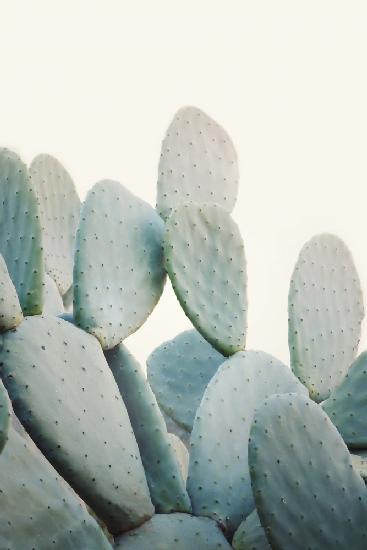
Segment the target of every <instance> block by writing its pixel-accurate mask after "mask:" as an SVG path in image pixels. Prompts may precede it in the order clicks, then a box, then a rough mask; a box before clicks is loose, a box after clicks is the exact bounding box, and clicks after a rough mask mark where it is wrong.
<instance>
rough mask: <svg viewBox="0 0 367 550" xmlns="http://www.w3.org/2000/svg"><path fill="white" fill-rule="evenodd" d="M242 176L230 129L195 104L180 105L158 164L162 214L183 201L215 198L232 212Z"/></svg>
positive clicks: (158, 194) (158, 188)
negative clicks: (239, 171) (226, 129)
mask: <svg viewBox="0 0 367 550" xmlns="http://www.w3.org/2000/svg"><path fill="white" fill-rule="evenodd" d="M238 179H239V174H238V164H237V154H236V151H235V149H234V147H233V144H232V141H231V139H230V137H229V136H228V134H227V133H226V131H225V130H224V129H223V128H221V127H220V126H219V125H218V124H217V123H216V122H215V121H214V120H212V119H211V118H210V117H208V115H206V114H205V113H203V111H200V110H199V109H197V108H195V107H184V108H182V109H180V110H179V111H178V112H177V113H176V115H175V116H174V119H173V120H172V122H171V124H170V126H169V128H168V130H167V133H166V137H165V138H164V141H163V144H162V151H161V158H160V162H159V168H158V184H157V210H158V212H159V214H160V215H161V216H162V218H163V219H164V220H167V219H168V217H169V215H170V214H171V212H172V210H173V209H175V208H176V207H177V206H179V205H180V204H182V203H183V202H197V203H203V202H215V203H217V204H220V205H221V206H223V208H225V209H226V210H228V212H231V211H232V210H233V207H234V205H235V203H236V200H237V190H238Z"/></svg>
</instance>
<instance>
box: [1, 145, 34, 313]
mask: <svg viewBox="0 0 367 550" xmlns="http://www.w3.org/2000/svg"><path fill="white" fill-rule="evenodd" d="M0 253H1V254H2V256H3V258H4V260H5V262H6V265H7V268H8V271H9V275H10V278H11V280H12V281H13V283H14V286H15V288H16V291H17V293H18V297H19V302H20V305H21V306H22V310H23V313H24V315H36V314H37V313H41V312H42V305H43V297H42V292H43V288H42V283H43V252H42V236H41V224H40V219H39V210H38V205H37V199H36V196H35V194H34V192H33V191H32V188H31V185H30V181H29V176H28V170H27V167H26V165H25V164H24V163H23V162H22V161H21V160H20V158H19V157H18V156H17V155H16V154H15V153H13V152H12V151H9V150H7V149H1V148H0Z"/></svg>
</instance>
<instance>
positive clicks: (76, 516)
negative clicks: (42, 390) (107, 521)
mask: <svg viewBox="0 0 367 550" xmlns="http://www.w3.org/2000/svg"><path fill="white" fill-rule="evenodd" d="M0 510H1V514H0V548H3V549H4V550H5V549H10V550H21V549H36V550H50V549H51V548H55V550H81V549H83V550H84V549H85V550H87V549H88V550H108V549H110V550H111V545H110V544H109V542H108V540H107V539H106V537H105V536H104V534H103V532H102V530H101V528H100V527H99V526H98V524H97V523H96V521H95V520H94V519H93V518H92V517H91V516H90V514H89V513H88V512H87V509H86V507H85V505H84V503H82V501H81V500H80V499H79V497H78V496H77V495H76V494H75V493H74V491H72V489H71V488H70V487H69V486H68V485H67V483H66V482H65V481H64V480H63V479H62V478H61V477H59V476H58V475H57V472H56V471H55V470H54V469H53V468H52V466H51V465H50V464H49V463H48V462H47V460H46V459H45V457H44V456H43V455H42V453H41V452H40V451H39V450H38V449H37V447H36V446H35V445H34V443H33V441H32V440H31V438H30V437H28V435H27V434H26V432H25V431H24V429H23V428H22V426H21V425H20V424H19V422H18V420H17V419H16V417H15V416H14V415H12V420H11V425H10V429H9V441H8V442H7V444H6V446H5V449H4V450H3V452H2V453H1V454H0Z"/></svg>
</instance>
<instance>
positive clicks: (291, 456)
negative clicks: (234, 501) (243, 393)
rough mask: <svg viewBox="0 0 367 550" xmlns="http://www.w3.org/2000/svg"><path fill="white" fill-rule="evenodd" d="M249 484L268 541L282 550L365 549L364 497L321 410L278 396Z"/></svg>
mask: <svg viewBox="0 0 367 550" xmlns="http://www.w3.org/2000/svg"><path fill="white" fill-rule="evenodd" d="M249 465H250V472H251V483H252V488H253V492H254V498H255V501H256V507H257V511H258V514H259V517H260V520H261V524H262V525H263V527H264V529H265V532H266V535H267V537H268V539H269V542H270V544H271V546H272V547H274V548H281V549H282V550H304V549H305V548H315V549H316V548H317V549H319V548H320V549H323V548H325V549H326V548H340V549H342V548H343V549H344V548H353V550H365V549H366V548H367V524H366V517H367V490H366V487H365V485H364V482H363V480H362V478H361V477H360V476H359V475H358V473H357V472H356V471H355V470H354V468H353V466H352V462H351V458H350V455H349V452H348V449H347V447H346V446H345V444H344V442H343V440H342V438H341V436H340V435H339V433H338V431H337V430H336V428H335V426H334V425H333V424H332V422H331V421H330V419H329V417H328V416H327V415H326V414H325V413H324V411H323V410H322V408H321V407H320V406H319V405H317V404H316V403H314V402H313V401H311V400H309V399H307V398H305V397H304V396H299V395H294V394H292V395H291V394H289V395H280V396H279V395H278V396H273V397H271V398H270V399H269V400H267V401H266V402H265V403H264V404H263V406H262V407H261V408H259V409H258V411H257V413H256V415H255V418H254V422H253V424H252V428H251V434H250V441H249Z"/></svg>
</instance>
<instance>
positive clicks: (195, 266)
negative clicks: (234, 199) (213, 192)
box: [164, 204, 247, 355]
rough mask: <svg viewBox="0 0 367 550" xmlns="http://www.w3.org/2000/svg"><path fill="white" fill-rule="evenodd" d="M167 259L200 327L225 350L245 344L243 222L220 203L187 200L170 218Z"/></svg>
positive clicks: (227, 352)
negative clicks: (239, 224)
mask: <svg viewBox="0 0 367 550" xmlns="http://www.w3.org/2000/svg"><path fill="white" fill-rule="evenodd" d="M164 251H165V264H166V269H167V272H168V275H169V277H170V279H171V282H172V286H173V289H174V291H175V293H176V296H177V298H178V300H179V302H180V304H181V306H182V307H183V309H184V311H185V313H186V315H187V316H188V317H189V319H190V320H191V322H192V324H193V325H194V326H195V328H196V329H197V330H198V331H199V332H200V333H201V334H202V335H203V336H204V338H205V339H206V340H208V342H210V343H211V344H212V346H214V347H215V348H216V349H217V350H218V351H220V352H221V353H222V354H223V355H232V354H233V353H235V352H236V351H239V350H242V349H244V347H245V344H246V328H247V275H246V260H245V252H244V245H243V241H242V237H241V235H240V232H239V229H238V226H237V225H236V224H235V222H234V221H233V220H232V218H231V216H230V215H229V214H228V212H227V211H226V210H224V209H223V208H222V207H221V206H218V205H216V204H201V205H198V204H185V205H182V206H180V207H178V208H177V209H176V210H175V211H174V212H173V213H172V214H171V216H170V218H169V220H168V221H167V224H166V235H165V247H164Z"/></svg>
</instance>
